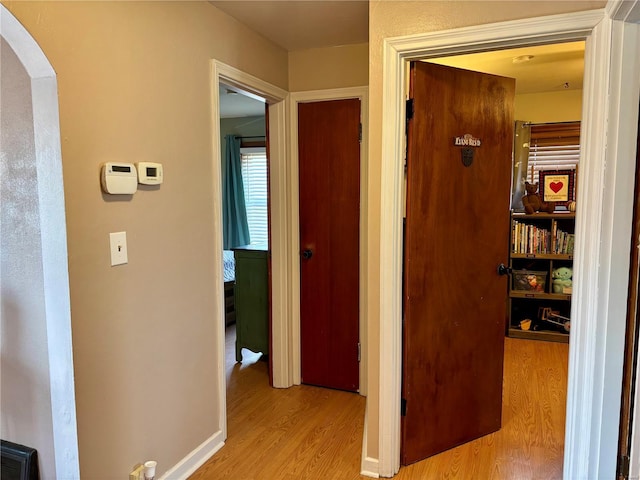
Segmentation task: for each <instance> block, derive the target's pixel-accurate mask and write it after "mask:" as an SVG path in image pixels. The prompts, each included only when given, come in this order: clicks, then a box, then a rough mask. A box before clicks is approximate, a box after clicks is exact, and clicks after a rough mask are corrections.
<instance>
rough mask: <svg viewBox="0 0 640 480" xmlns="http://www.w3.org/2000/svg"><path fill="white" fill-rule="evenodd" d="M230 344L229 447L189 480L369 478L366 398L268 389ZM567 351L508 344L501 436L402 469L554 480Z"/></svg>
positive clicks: (404, 475)
mask: <svg viewBox="0 0 640 480" xmlns="http://www.w3.org/2000/svg"><path fill="white" fill-rule="evenodd" d="M233 335H234V333H233V331H231V332H229V335H228V336H227V382H228V385H227V387H228V389H227V402H228V403H227V408H228V434H229V438H228V439H227V443H226V445H225V446H224V447H223V448H222V449H221V450H220V451H219V452H218V453H217V454H216V455H214V457H213V458H211V459H210V460H209V461H208V462H206V463H205V464H204V465H203V466H202V467H201V468H200V469H199V470H198V471H197V472H195V473H194V474H193V475H192V476H191V479H192V480H202V479H234V480H252V479H255V480H258V479H260V480H263V479H264V480H271V479H273V480H281V479H282V480H299V479H309V480H317V479H331V480H333V479H335V480H351V479H365V478H367V477H363V476H361V475H360V474H359V472H360V456H361V453H362V451H361V449H362V429H363V419H364V409H365V399H364V398H363V397H361V396H359V395H356V394H353V393H347V392H341V391H335V390H329V389H323V388H317V387H311V386H306V385H302V386H297V387H293V388H289V389H284V390H282V389H273V388H270V387H269V385H268V379H267V364H266V362H263V361H260V360H259V358H260V355H258V354H253V353H251V352H248V351H247V350H243V354H244V358H243V363H242V364H236V363H235V358H234V353H233V352H234V350H233V338H234V336H233ZM567 357H568V345H566V344H561V343H553V342H539V341H534V340H521V339H511V338H507V339H505V371H504V379H505V381H504V389H503V418H502V425H503V427H502V429H501V430H500V431H499V432H496V433H494V434H491V435H487V436H485V437H483V438H480V439H478V440H475V441H473V442H470V443H468V444H465V445H462V446H460V447H457V448H454V449H452V450H449V451H447V452H444V453H441V454H439V455H436V456H435V457H432V458H430V459H427V460H424V461H422V462H418V463H415V464H413V465H409V466H406V467H402V468H401V469H400V472H399V473H398V475H397V476H396V477H395V478H397V479H399V480H417V479H465V480H466V479H478V480H483V479H496V480H510V479H514V480H525V479H530V480H533V479H541V480H542V479H544V480H549V479H560V478H562V457H563V444H564V421H565V403H566V383H567V381H566V380H567Z"/></svg>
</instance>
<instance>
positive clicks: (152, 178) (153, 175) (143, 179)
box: [136, 162, 162, 185]
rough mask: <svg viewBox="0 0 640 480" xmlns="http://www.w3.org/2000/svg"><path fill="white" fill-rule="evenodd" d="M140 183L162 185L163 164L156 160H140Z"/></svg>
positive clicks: (138, 165)
mask: <svg viewBox="0 0 640 480" xmlns="http://www.w3.org/2000/svg"><path fill="white" fill-rule="evenodd" d="M136 167H137V168H138V183H142V184H143V185H160V184H161V183H162V164H161V163H154V162H138V163H136Z"/></svg>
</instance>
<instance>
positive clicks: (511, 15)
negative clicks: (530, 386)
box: [366, 0, 606, 458]
mask: <svg viewBox="0 0 640 480" xmlns="http://www.w3.org/2000/svg"><path fill="white" fill-rule="evenodd" d="M605 4H606V1H604V0H601V1H569V2H566V1H553V2H551V1H536V2H524V1H494V2H484V1H456V2H442V1H386V0H371V1H370V3H369V199H368V200H369V201H368V203H369V205H368V210H369V220H368V224H369V231H368V233H369V246H368V252H369V258H368V268H369V275H370V278H369V282H370V283H369V285H370V290H369V299H368V310H369V369H370V371H369V396H368V397H367V401H368V403H367V408H368V417H367V420H368V423H367V427H368V444H367V446H366V454H367V455H368V456H370V457H373V458H377V457H378V436H379V430H378V416H379V414H380V411H379V398H378V390H379V381H378V380H379V351H380V322H382V321H392V319H381V318H380V305H379V299H380V296H381V294H382V292H380V291H379V289H376V285H379V281H380V265H379V258H380V241H379V239H380V193H379V192H380V167H381V160H382V143H381V138H382V95H383V84H382V68H383V63H382V62H383V58H382V46H383V40H384V39H385V38H387V37H396V36H402V35H410V34H419V33H427V32H434V31H438V30H446V29H451V28H459V27H464V26H469V25H480V24H485V23H493V22H500V21H506V20H516V19H522V18H531V17H538V16H543V15H551V14H557V13H566V12H575V11H582V10H589V9H594V8H601V7H603V6H604V5H605Z"/></svg>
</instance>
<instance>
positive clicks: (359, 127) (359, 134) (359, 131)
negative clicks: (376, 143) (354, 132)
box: [358, 123, 362, 143]
mask: <svg viewBox="0 0 640 480" xmlns="http://www.w3.org/2000/svg"><path fill="white" fill-rule="evenodd" d="M358 141H359V142H360V143H362V123H361V124H359V125H358Z"/></svg>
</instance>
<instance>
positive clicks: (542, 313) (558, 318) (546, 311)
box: [538, 307, 571, 333]
mask: <svg viewBox="0 0 640 480" xmlns="http://www.w3.org/2000/svg"><path fill="white" fill-rule="evenodd" d="M538 316H539V317H540V321H541V322H547V323H551V324H553V325H556V326H558V327H562V328H563V330H564V331H565V332H567V333H569V330H571V319H570V318H568V317H564V316H562V315H560V312H558V311H556V310H552V309H551V308H549V307H541V308H540V309H539V310H538Z"/></svg>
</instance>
